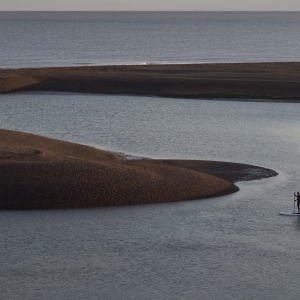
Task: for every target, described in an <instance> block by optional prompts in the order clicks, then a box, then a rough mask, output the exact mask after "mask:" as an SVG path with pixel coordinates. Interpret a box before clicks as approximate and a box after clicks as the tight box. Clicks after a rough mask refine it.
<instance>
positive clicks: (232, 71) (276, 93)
mask: <svg viewBox="0 0 300 300" xmlns="http://www.w3.org/2000/svg"><path fill="white" fill-rule="evenodd" d="M299 70H300V63H299V62H282V63H280V62H279V63H230V64H198V65H197V64H190V65H189V64H188V65H184V64H182V65H129V66H126V65H123V66H88V67H59V68H32V69H11V70H0V93H6V92H18V91H57V92H77V93H103V94H124V95H125V94H128V95H152V96H162V97H181V98H199V99H200V98H207V99H211V98H224V99H258V100H260V99H262V100H285V101H296V102H298V101H299V100H300V84H299V83H300V72H299Z"/></svg>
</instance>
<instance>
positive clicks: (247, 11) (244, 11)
mask: <svg viewBox="0 0 300 300" xmlns="http://www.w3.org/2000/svg"><path fill="white" fill-rule="evenodd" d="M0 12H173V13H174V12H178V13H180V12H195V13H197V12H216V13H217V12H241V13H249V12H262V13H263V12H295V13H296V12H300V10H0Z"/></svg>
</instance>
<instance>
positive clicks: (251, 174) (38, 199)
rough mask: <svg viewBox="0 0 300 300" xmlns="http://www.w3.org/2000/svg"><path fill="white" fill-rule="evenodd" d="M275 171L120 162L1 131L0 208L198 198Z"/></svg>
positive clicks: (82, 149) (200, 164)
mask: <svg viewBox="0 0 300 300" xmlns="http://www.w3.org/2000/svg"><path fill="white" fill-rule="evenodd" d="M276 174H277V173H276V172H274V171H272V170H268V169H264V168H260V167H255V166H249V165H242V164H234V163H222V162H207V161H197V160H196V161H192V160H147V159H143V160H137V161H123V160H122V159H121V158H120V157H119V156H118V155H116V154H113V153H110V152H107V151H102V150H98V149H95V148H92V147H88V146H84V145H79V144H74V143H69V142H63V141H59V140H55V139H50V138H46V137H42V136H37V135H33V134H29V133H23V132H16V131H10V130H4V129H1V130H0V191H1V193H0V209H2V210H3V209H57V208H84V207H101V206H118V205H133V204H150V203H161V202H174V201H183V200H192V199H202V198H208V197H214V196H220V195H225V194H229V193H233V192H236V191H238V188H237V186H235V185H234V184H233V182H235V181H238V180H249V179H259V178H266V177H270V176H276ZM213 175H216V176H217V177H216V176H213Z"/></svg>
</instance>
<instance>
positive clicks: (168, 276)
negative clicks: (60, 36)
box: [0, 93, 300, 300]
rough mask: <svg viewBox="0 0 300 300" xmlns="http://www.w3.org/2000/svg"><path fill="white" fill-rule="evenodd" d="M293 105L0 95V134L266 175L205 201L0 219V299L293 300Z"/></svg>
mask: <svg viewBox="0 0 300 300" xmlns="http://www.w3.org/2000/svg"><path fill="white" fill-rule="evenodd" d="M299 110H300V107H299V105H298V104H293V103H259V102H231V101H208V100H207V101H205V100H181V99H163V98H147V97H130V96H102V95H77V94H47V93H30V94H25V93H24V94H14V95H1V98H0V127H1V128H6V129H13V130H20V131H26V132H32V133H35V134H41V135H45V136H49V137H54V138H59V139H63V140H68V141H72V142H78V143H83V144H87V145H92V146H95V147H99V148H103V149H108V150H112V151H116V152H123V153H127V154H131V155H137V156H146V157H152V158H183V159H184V158H186V159H211V160H224V161H234V162H241V163H250V164H255V165H260V166H264V167H268V168H272V169H274V170H276V171H278V172H279V176H277V177H274V178H269V179H264V180H260V181H251V182H240V183H238V186H239V187H240V189H241V190H240V191H239V192H238V193H235V194H232V195H228V196H224V197H217V198H212V199H207V200H194V201H185V202H180V203H169V204H159V205H141V206H133V207H120V208H110V207H109V208H100V209H82V210H53V211H2V212H0V226H1V231H0V257H1V260H0V282H1V285H0V294H1V296H2V297H3V299H37V298H40V299H78V300H79V299H298V294H299V293H298V283H299V278H300V269H299V263H297V257H298V254H299V246H300V243H299V234H300V218H298V217H282V216H279V215H278V213H279V211H292V210H293V205H294V204H293V192H294V191H297V190H298V189H300V186H299V185H300V182H299V175H300V171H299V167H298V162H299V159H300V154H299V153H300V152H299V150H300V127H299Z"/></svg>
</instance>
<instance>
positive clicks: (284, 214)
mask: <svg viewBox="0 0 300 300" xmlns="http://www.w3.org/2000/svg"><path fill="white" fill-rule="evenodd" d="M279 214H280V215H282V216H296V217H300V213H297V212H280V213H279Z"/></svg>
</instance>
